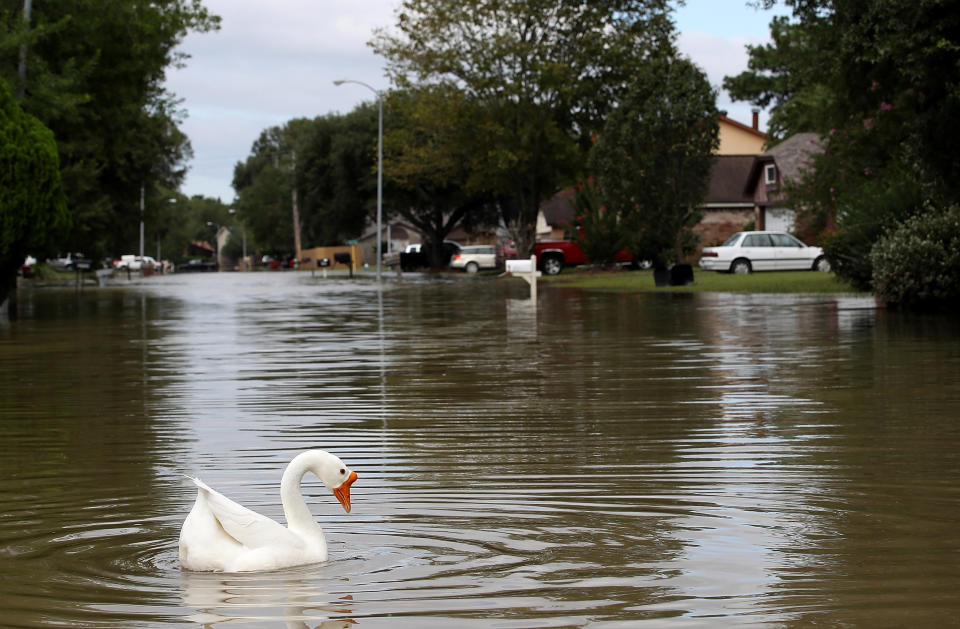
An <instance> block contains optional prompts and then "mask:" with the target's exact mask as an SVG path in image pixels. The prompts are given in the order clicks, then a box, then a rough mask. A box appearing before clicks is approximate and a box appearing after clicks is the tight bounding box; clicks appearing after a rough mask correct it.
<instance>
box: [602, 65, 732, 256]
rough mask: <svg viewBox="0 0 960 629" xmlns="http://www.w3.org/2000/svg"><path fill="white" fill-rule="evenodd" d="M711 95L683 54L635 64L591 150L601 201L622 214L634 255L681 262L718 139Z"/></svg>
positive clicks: (696, 69)
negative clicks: (637, 66) (628, 85)
mask: <svg viewBox="0 0 960 629" xmlns="http://www.w3.org/2000/svg"><path fill="white" fill-rule="evenodd" d="M718 134H719V130H718V123H717V108H716V93H715V92H714V90H713V88H712V87H711V86H710V83H709V81H708V80H707V77H706V75H705V74H704V73H703V71H702V70H700V69H699V68H698V67H697V66H696V65H694V64H693V62H691V61H690V60H689V59H685V58H682V57H678V56H676V55H670V56H662V57H657V58H656V59H654V60H652V61H651V62H649V63H648V64H646V65H645V66H644V67H643V68H641V69H640V70H639V71H638V72H637V74H636V76H635V77H634V80H633V82H632V85H631V88H630V91H629V93H628V94H627V96H626V97H625V98H624V99H623V101H622V102H621V103H620V106H619V107H618V108H617V109H616V110H614V111H613V112H612V113H611V114H610V117H609V118H608V119H607V123H606V125H605V126H604V129H603V133H602V134H601V135H600V138H599V141H598V142H597V144H596V146H595V147H594V149H593V152H592V153H591V162H590V163H591V167H592V168H593V170H594V172H595V173H596V175H597V180H598V183H599V185H600V188H601V190H602V195H603V198H604V201H605V203H606V205H607V206H609V207H612V208H616V209H618V210H619V211H620V212H622V213H623V216H624V223H625V225H628V226H630V228H631V229H632V232H633V239H632V242H633V243H634V244H633V245H632V248H633V249H634V251H633V253H634V254H635V256H636V257H637V258H638V259H652V260H655V261H658V262H663V261H665V260H666V259H672V260H674V261H678V262H679V261H681V260H682V259H683V251H684V249H685V248H686V243H685V238H686V234H687V230H688V228H690V227H692V226H693V225H695V224H696V222H697V221H698V220H699V218H700V213H699V211H698V210H697V207H698V206H699V204H700V202H701V201H702V200H703V197H704V196H705V194H706V192H707V186H708V185H709V177H710V170H711V165H712V162H713V153H714V151H715V150H716V148H717V146H718V143H719V135H718Z"/></svg>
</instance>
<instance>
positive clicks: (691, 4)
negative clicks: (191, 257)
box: [167, 0, 771, 201]
mask: <svg viewBox="0 0 960 629" xmlns="http://www.w3.org/2000/svg"><path fill="white" fill-rule="evenodd" d="M399 1H400V0H269V1H264V0H257V1H256V2H254V1H253V0H205V2H204V4H205V5H206V6H207V8H208V9H209V10H210V11H211V12H212V13H214V14H217V15H220V16H222V18H223V23H222V28H221V30H220V31H219V32H215V33H207V34H202V35H191V36H189V37H188V38H187V39H186V40H185V41H184V43H183V45H182V46H181V49H182V50H183V51H184V52H187V53H188V54H190V55H191V58H190V59H189V60H188V61H187V67H186V68H184V69H180V70H171V71H170V72H169V73H168V77H167V86H168V88H169V89H170V90H171V91H172V92H173V93H175V94H177V95H178V96H180V97H181V98H183V99H184V103H183V106H184V108H185V109H186V110H187V111H188V113H189V117H188V118H187V120H186V121H185V122H184V124H183V130H184V132H185V133H187V135H188V136H189V137H190V139H191V142H192V144H193V149H194V155H195V157H194V160H193V161H192V162H191V164H190V166H191V170H190V172H189V174H188V176H187V180H186V182H185V185H184V189H183V190H184V192H185V193H186V194H189V195H193V194H203V195H207V196H213V197H220V198H221V199H223V200H224V201H230V200H232V199H233V196H234V194H233V190H232V188H231V186H230V182H231V180H232V177H233V166H234V164H235V163H236V162H238V161H241V160H243V159H245V158H246V156H247V155H248V154H249V152H250V147H251V145H252V143H253V141H254V140H256V138H257V137H258V136H259V135H260V132H261V131H263V130H264V129H266V128H267V127H269V126H272V125H277V124H283V123H284V122H286V121H287V120H289V119H290V118H294V117H299V116H306V117H313V116H318V115H324V114H327V113H330V112H347V111H350V110H351V109H353V108H354V107H355V106H356V105H357V104H358V103H360V102H362V101H366V100H371V99H372V98H373V94H371V93H370V92H369V91H368V90H366V89H364V88H363V87H361V86H358V85H344V86H342V87H335V86H334V85H333V81H334V80H335V79H340V78H350V79H354V80H358V81H363V82H364V83H367V84H369V85H371V86H373V87H375V88H378V89H380V88H384V89H385V88H387V87H389V85H388V82H387V80H386V78H385V76H384V62H383V60H382V59H381V58H379V57H377V56H376V55H374V53H373V51H372V50H371V49H370V48H369V47H368V46H367V42H368V41H369V40H370V39H371V37H372V34H373V30H374V29H376V28H384V27H389V26H390V25H391V24H392V23H393V17H394V10H395V7H396V6H398V5H399ZM677 16H678V25H679V28H680V29H681V31H683V33H682V34H681V35H680V37H679V40H678V45H679V46H680V49H681V50H682V51H683V52H684V53H685V54H687V55H689V56H690V57H691V58H692V59H693V60H694V61H695V62H696V63H697V64H698V65H700V66H701V67H702V68H703V69H704V70H705V71H706V72H707V75H708V77H709V78H710V81H711V83H712V84H713V85H714V86H716V87H718V88H719V87H720V85H721V83H722V81H723V77H724V76H725V75H733V74H737V73H739V72H741V71H743V70H744V69H746V60H747V56H746V51H745V50H744V45H745V44H746V43H758V42H761V41H764V40H765V39H766V37H767V30H766V24H767V23H768V22H769V19H770V17H771V16H770V14H768V13H759V14H758V13H756V12H755V11H753V10H751V9H749V8H747V7H746V6H745V0H687V4H686V7H685V8H684V9H682V10H680V11H678V14H677ZM719 106H720V108H721V109H726V110H728V112H729V115H730V116H731V117H732V118H734V119H735V120H739V121H740V122H744V123H749V121H750V106H749V105H748V104H746V103H731V102H730V101H729V98H728V97H727V96H726V94H723V93H722V92H721V94H720V102H719ZM761 120H762V121H763V120H764V118H763V117H762V118H761Z"/></svg>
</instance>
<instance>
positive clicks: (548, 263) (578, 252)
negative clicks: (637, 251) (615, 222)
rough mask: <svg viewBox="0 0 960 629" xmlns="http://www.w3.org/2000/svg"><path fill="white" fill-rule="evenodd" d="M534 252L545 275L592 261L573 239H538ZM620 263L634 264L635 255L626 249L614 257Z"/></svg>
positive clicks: (554, 273)
mask: <svg viewBox="0 0 960 629" xmlns="http://www.w3.org/2000/svg"><path fill="white" fill-rule="evenodd" d="M533 252H534V253H535V254H536V256H537V266H538V267H540V270H541V271H542V272H543V274H544V275H556V274H557V273H559V272H560V271H562V270H563V269H564V267H568V266H577V265H580V264H587V263H589V262H590V260H589V258H587V254H585V253H584V252H583V249H581V248H580V247H579V246H577V244H576V243H575V242H573V241H571V240H538V241H537V242H536V243H534V249H533ZM614 259H615V261H616V262H617V263H619V264H634V260H633V255H631V254H630V253H628V252H627V251H626V250H624V251H621V252H620V253H618V254H617V255H616V257H615V258H614Z"/></svg>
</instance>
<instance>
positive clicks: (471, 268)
mask: <svg viewBox="0 0 960 629" xmlns="http://www.w3.org/2000/svg"><path fill="white" fill-rule="evenodd" d="M463 270H464V271H466V272H467V273H476V272H477V271H479V270H480V267H479V266H477V263H476V262H467V266H466V268H464V269H463Z"/></svg>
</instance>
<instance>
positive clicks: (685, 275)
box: [670, 264, 693, 286]
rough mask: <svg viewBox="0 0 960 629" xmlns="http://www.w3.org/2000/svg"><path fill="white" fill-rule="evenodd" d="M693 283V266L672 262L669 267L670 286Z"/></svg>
mask: <svg viewBox="0 0 960 629" xmlns="http://www.w3.org/2000/svg"><path fill="white" fill-rule="evenodd" d="M691 284H693V267H692V266H690V265H689V264H674V265H673V266H672V267H670V286H690V285H691Z"/></svg>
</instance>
